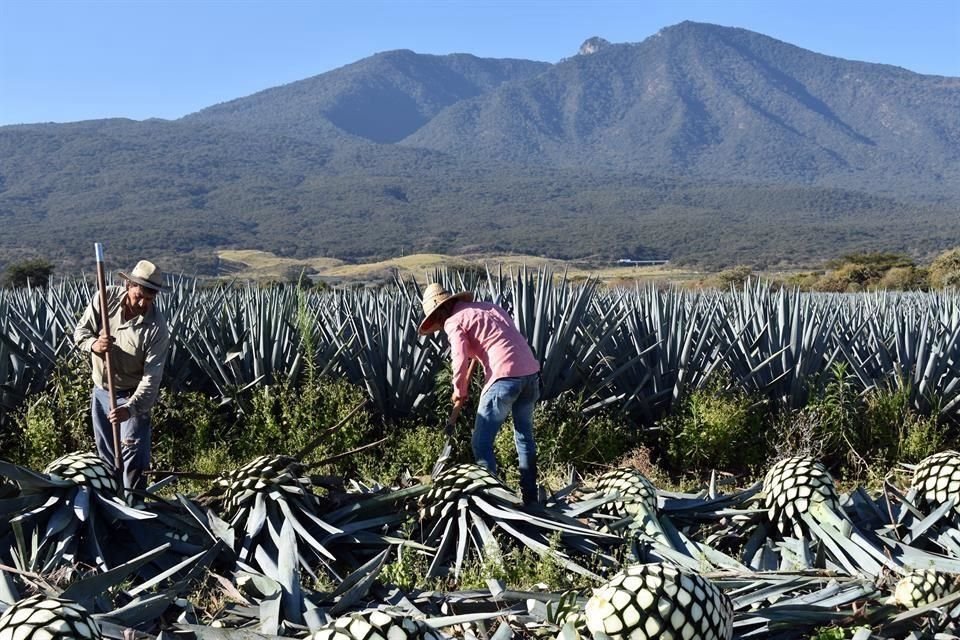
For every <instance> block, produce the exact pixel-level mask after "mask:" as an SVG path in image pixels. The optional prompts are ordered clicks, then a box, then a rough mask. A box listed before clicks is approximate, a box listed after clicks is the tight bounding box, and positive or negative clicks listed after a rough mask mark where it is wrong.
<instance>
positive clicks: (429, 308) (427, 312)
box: [419, 282, 473, 336]
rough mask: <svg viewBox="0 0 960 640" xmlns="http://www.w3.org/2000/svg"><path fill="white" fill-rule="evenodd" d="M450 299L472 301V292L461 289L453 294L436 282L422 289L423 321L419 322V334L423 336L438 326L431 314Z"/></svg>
mask: <svg viewBox="0 0 960 640" xmlns="http://www.w3.org/2000/svg"><path fill="white" fill-rule="evenodd" d="M451 300H463V301H464V302H473V292H471V291H463V292H461V293H458V294H456V295H454V294H452V293H450V292H449V291H447V290H446V289H444V288H443V286H442V285H440V284H438V283H436V282H434V283H431V284H429V285H427V288H426V289H424V290H423V322H421V323H420V329H419V332H420V335H422V336H425V335H427V334H428V333H433V332H434V331H436V330H437V329H439V328H440V326H439V325H438V324H437V321H436V318H434V317H433V316H434V314H435V313H436V312H437V309H439V308H440V307H442V306H443V305H444V304H445V303H447V302H450V301H451Z"/></svg>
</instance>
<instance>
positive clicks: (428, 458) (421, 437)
mask: <svg viewBox="0 0 960 640" xmlns="http://www.w3.org/2000/svg"><path fill="white" fill-rule="evenodd" d="M444 440H445V438H444V432H443V427H442V426H440V425H437V426H423V425H406V424H403V423H401V424H397V425H394V426H393V427H391V428H390V430H389V431H388V432H387V441H386V442H385V443H384V444H383V446H382V447H381V449H380V450H378V451H377V452H375V453H374V454H369V455H366V456H363V460H362V461H358V463H359V465H358V466H360V470H361V471H362V472H363V475H364V477H368V478H372V479H376V480H378V481H380V482H383V483H390V482H393V481H394V480H396V478H398V477H399V476H400V474H402V473H403V472H404V471H409V472H410V474H411V475H414V476H426V475H429V474H430V472H431V470H432V469H433V465H434V464H435V463H436V461H437V458H439V457H440V452H441V450H442V449H443V443H444ZM452 441H453V445H454V446H453V450H454V452H455V461H457V462H465V461H468V460H472V459H473V456H472V454H471V453H470V434H469V432H465V430H464V429H462V428H461V429H459V430H458V433H457V434H455V436H454V438H453V440H452Z"/></svg>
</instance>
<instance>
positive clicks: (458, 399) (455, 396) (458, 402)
mask: <svg viewBox="0 0 960 640" xmlns="http://www.w3.org/2000/svg"><path fill="white" fill-rule="evenodd" d="M466 401H467V399H466V398H461V397H460V396H459V395H458V394H457V392H456V390H454V392H453V395H452V396H450V402H451V403H452V404H453V406H455V407H456V406H461V407H462V406H463V403H464V402H466Z"/></svg>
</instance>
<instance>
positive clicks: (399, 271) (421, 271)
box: [218, 250, 703, 286]
mask: <svg viewBox="0 0 960 640" xmlns="http://www.w3.org/2000/svg"><path fill="white" fill-rule="evenodd" d="M218 256H219V257H220V259H221V260H223V261H225V262H227V263H229V264H230V265H231V267H232V269H231V273H230V277H232V278H237V279H249V280H259V281H265V280H289V279H290V278H291V277H296V274H298V273H299V272H300V271H302V270H306V271H307V273H311V274H313V275H314V276H319V277H320V278H321V279H324V280H328V281H333V282H388V281H390V280H392V279H393V277H394V276H395V275H398V276H401V277H403V278H404V279H410V278H416V279H417V280H419V281H421V282H422V281H425V280H426V279H428V278H429V277H430V275H431V274H432V273H433V271H434V270H435V269H437V268H441V267H449V268H466V267H484V266H486V267H488V268H490V269H491V270H496V269H497V268H500V269H502V270H503V273H504V274H509V273H510V272H511V271H513V272H514V273H515V272H516V271H517V270H518V269H521V268H523V267H526V268H527V269H539V268H542V267H546V268H549V269H551V270H552V271H553V272H554V273H556V274H558V275H559V274H563V273H564V272H565V273H566V275H567V277H568V278H569V279H570V280H573V281H577V280H586V279H587V278H597V279H599V280H600V281H601V282H603V283H604V284H606V285H608V286H629V285H632V284H634V283H636V282H660V283H664V284H671V283H675V284H689V283H693V282H698V281H699V280H700V279H702V277H703V275H702V274H700V273H696V272H693V271H684V270H680V269H673V268H670V267H667V266H616V265H587V264H580V263H571V262H566V261H563V260H554V259H550V258H541V257H538V256H530V255H514V254H512V255H481V254H475V255H462V256H446V255H442V254H435V253H422V254H413V255H409V256H403V257H399V258H392V259H390V260H382V261H380V262H370V263H363V264H349V263H346V262H343V261H342V260H337V259H334V258H311V259H307V260H295V259H292V258H281V257H279V256H275V255H273V254H272V253H268V252H265V251H253V250H230V251H221V252H219V253H218Z"/></svg>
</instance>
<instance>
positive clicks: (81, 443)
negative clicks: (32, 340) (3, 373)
mask: <svg viewBox="0 0 960 640" xmlns="http://www.w3.org/2000/svg"><path fill="white" fill-rule="evenodd" d="M92 387H93V383H92V382H91V380H90V363H89V362H87V359H86V358H85V357H83V356H82V355H81V354H78V353H76V352H73V353H72V354H71V355H70V356H68V357H67V358H65V359H64V360H63V361H62V362H59V363H57V366H56V367H55V368H54V371H53V375H52V377H51V379H50V383H49V384H48V386H47V388H46V389H45V390H43V391H42V392H40V393H38V394H36V395H35V396H32V397H30V398H28V400H27V402H26V405H25V407H24V409H23V411H22V412H21V413H20V414H18V415H17V417H16V418H15V429H16V430H17V431H18V432H19V434H20V438H19V446H18V447H11V448H10V451H11V456H10V457H11V458H14V459H15V461H17V462H20V463H21V464H24V465H26V466H27V467H29V468H32V469H42V468H43V467H45V466H46V465H47V464H48V463H50V462H51V461H53V460H54V459H55V458H57V457H59V456H62V455H64V454H66V453H70V452H71V451H81V450H83V451H92V450H93V449H94V443H93V427H92V426H91V422H90V393H91V389H92Z"/></svg>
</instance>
